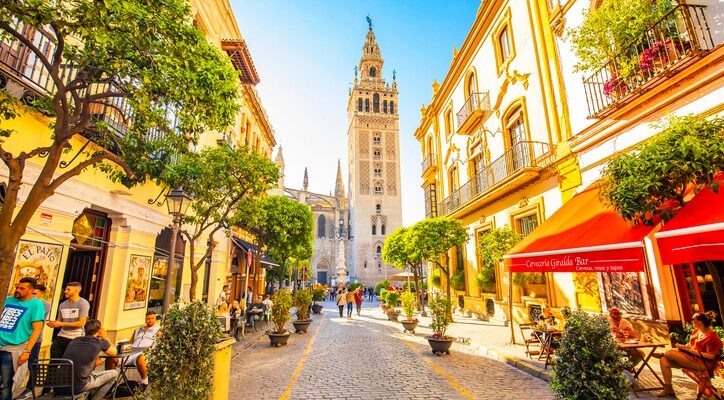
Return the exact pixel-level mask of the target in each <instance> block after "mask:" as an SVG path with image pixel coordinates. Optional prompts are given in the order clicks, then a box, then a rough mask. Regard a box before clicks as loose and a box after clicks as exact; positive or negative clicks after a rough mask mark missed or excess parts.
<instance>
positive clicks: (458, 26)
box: [231, 0, 480, 225]
mask: <svg viewBox="0 0 724 400" xmlns="http://www.w3.org/2000/svg"><path fill="white" fill-rule="evenodd" d="M479 4H480V1H479V0H465V1H413V0H405V1H391V0H386V1H383V0H368V1H342V0H334V1H332V0H324V1H322V0H313V1H312V0H310V1H301V0H294V1H292V0H265V1H250V0H246V1H242V0H231V5H232V8H233V10H234V14H235V15H236V19H237V21H238V23H239V29H240V30H241V34H242V36H243V37H244V39H245V40H246V42H247V45H248V46H249V49H250V51H251V55H252V58H253V60H254V64H255V65H256V68H257V71H258V72H259V76H260V79H261V83H259V85H257V89H258V91H259V95H260V97H261V99H262V103H263V104H264V107H265V108H266V111H267V114H268V115H269V119H270V121H271V124H272V126H273V127H274V131H275V135H276V138H277V142H279V143H280V144H281V145H282V146H283V148H284V150H283V153H284V159H285V163H286V173H285V183H286V186H288V187H293V188H301V186H302V178H303V174H304V168H305V167H307V168H309V189H310V190H311V191H314V192H319V193H325V194H326V193H329V192H330V191H333V190H334V182H335V176H336V167H337V159H338V158H339V159H341V160H342V172H343V176H344V178H345V185H347V164H346V163H347V112H346V107H347V93H348V89H349V88H350V85H351V83H352V81H353V79H354V67H355V65H358V63H359V59H360V56H361V51H362V45H363V44H364V39H365V35H366V33H367V22H366V20H365V17H366V16H367V15H368V14H369V15H370V17H371V18H372V21H373V24H374V27H373V28H374V31H375V35H376V37H377V42H378V43H379V45H380V49H381V51H382V56H383V57H384V60H385V65H384V69H383V71H384V77H385V78H386V79H388V80H389V81H391V80H392V70H393V69H395V70H396V71H397V82H398V89H399V92H400V94H399V113H400V144H401V147H402V149H401V163H402V165H401V174H402V204H403V223H404V224H405V225H410V224H412V223H414V222H416V221H418V220H420V219H422V218H424V213H425V212H424V210H425V209H424V203H423V200H424V199H423V193H422V189H421V188H420V184H421V180H420V162H421V154H420V145H419V144H418V142H417V141H416V140H415V138H414V132H415V129H416V128H417V126H418V125H419V122H420V107H421V106H422V104H428V103H429V102H430V98H431V95H432V87H431V85H432V82H433V79H435V78H437V80H438V81H440V82H441V81H442V79H443V78H444V76H445V74H446V73H447V71H448V68H449V66H450V61H451V59H452V54H453V48H454V47H458V48H459V47H460V45H461V44H462V42H463V40H464V39H465V35H466V34H467V32H468V30H469V29H470V26H471V24H472V22H473V20H474V18H475V13H476V11H477V8H478V6H479ZM347 189H349V188H347Z"/></svg>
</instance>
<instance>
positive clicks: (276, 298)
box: [271, 289, 292, 334]
mask: <svg viewBox="0 0 724 400" xmlns="http://www.w3.org/2000/svg"><path fill="white" fill-rule="evenodd" d="M272 302H273V304H272V309H271V313H272V321H274V333H280V334H281V333H284V332H286V331H287V329H286V328H285V327H284V325H285V324H286V323H287V321H289V318H291V314H290V313H289V310H290V309H291V308H292V294H291V293H289V291H288V290H285V289H279V290H278V291H277V292H276V293H275V294H274V295H273V296H272Z"/></svg>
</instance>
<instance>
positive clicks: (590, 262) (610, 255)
mask: <svg viewBox="0 0 724 400" xmlns="http://www.w3.org/2000/svg"><path fill="white" fill-rule="evenodd" d="M505 265H506V267H507V269H508V271H509V272H641V271H643V270H644V269H645V265H646V264H645V261H644V253H643V249H642V248H641V247H633V248H619V249H611V250H598V251H573V250H568V251H563V252H540V253H527V254H513V255H510V256H505Z"/></svg>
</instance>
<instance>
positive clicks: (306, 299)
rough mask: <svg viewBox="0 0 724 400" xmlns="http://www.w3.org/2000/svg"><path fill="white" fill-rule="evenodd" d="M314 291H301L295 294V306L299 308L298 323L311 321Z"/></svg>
mask: <svg viewBox="0 0 724 400" xmlns="http://www.w3.org/2000/svg"><path fill="white" fill-rule="evenodd" d="M312 297H313V294H312V289H308V288H307V289H299V290H297V292H296V293H294V306H296V307H297V321H308V320H309V306H310V305H312Z"/></svg>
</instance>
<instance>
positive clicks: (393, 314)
mask: <svg viewBox="0 0 724 400" xmlns="http://www.w3.org/2000/svg"><path fill="white" fill-rule="evenodd" d="M399 316H400V312H399V311H395V310H394V309H390V310H389V311H387V319H388V320H390V321H397V318H398V317H399Z"/></svg>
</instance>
